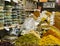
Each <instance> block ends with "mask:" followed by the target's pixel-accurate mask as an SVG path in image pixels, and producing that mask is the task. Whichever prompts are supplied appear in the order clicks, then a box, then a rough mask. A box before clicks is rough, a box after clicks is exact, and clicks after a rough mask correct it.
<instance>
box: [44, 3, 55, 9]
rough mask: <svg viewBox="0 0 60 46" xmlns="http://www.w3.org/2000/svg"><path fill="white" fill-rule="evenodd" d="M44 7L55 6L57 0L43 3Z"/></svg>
mask: <svg viewBox="0 0 60 46" xmlns="http://www.w3.org/2000/svg"><path fill="white" fill-rule="evenodd" d="M43 8H55V2H46V3H43Z"/></svg>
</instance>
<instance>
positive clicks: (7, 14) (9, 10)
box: [4, 5, 12, 25]
mask: <svg viewBox="0 0 60 46" xmlns="http://www.w3.org/2000/svg"><path fill="white" fill-rule="evenodd" d="M4 10H5V11H4V24H7V25H11V24H12V16H11V14H12V6H11V5H6V6H5V9H4Z"/></svg>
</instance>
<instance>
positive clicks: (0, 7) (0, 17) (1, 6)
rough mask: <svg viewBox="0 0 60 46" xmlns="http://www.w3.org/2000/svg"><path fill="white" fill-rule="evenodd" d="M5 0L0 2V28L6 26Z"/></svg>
mask: <svg viewBox="0 0 60 46" xmlns="http://www.w3.org/2000/svg"><path fill="white" fill-rule="evenodd" d="M3 9H4V0H0V28H1V27H3V26H4V10H3Z"/></svg>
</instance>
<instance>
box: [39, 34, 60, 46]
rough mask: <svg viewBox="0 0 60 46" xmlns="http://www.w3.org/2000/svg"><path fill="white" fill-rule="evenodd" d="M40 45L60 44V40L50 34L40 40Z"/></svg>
mask: <svg viewBox="0 0 60 46" xmlns="http://www.w3.org/2000/svg"><path fill="white" fill-rule="evenodd" d="M40 45H43V46H44V45H60V40H59V39H58V38H56V37H54V36H52V35H48V36H46V37H43V38H42V39H41V40H40Z"/></svg>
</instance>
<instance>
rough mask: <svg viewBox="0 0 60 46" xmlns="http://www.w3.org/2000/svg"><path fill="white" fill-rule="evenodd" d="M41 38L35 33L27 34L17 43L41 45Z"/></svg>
mask: <svg viewBox="0 0 60 46" xmlns="http://www.w3.org/2000/svg"><path fill="white" fill-rule="evenodd" d="M39 41H40V39H39V38H37V37H36V36H35V35H33V34H25V35H24V36H21V37H19V38H18V39H17V40H16V42H15V45H16V46H39Z"/></svg>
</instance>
